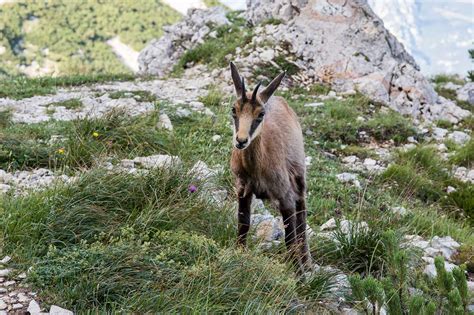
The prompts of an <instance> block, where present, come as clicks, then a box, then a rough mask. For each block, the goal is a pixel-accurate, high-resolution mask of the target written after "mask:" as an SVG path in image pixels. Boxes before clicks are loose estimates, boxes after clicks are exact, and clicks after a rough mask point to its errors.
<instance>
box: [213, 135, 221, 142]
mask: <svg viewBox="0 0 474 315" xmlns="http://www.w3.org/2000/svg"><path fill="white" fill-rule="evenodd" d="M221 138H222V136H220V135H213V136H212V141H214V142H217V141H219V140H221Z"/></svg>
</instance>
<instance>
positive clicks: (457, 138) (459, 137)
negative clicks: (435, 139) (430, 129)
mask: <svg viewBox="0 0 474 315" xmlns="http://www.w3.org/2000/svg"><path fill="white" fill-rule="evenodd" d="M448 139H450V140H453V141H454V142H455V143H456V144H460V145H463V144H465V143H466V142H468V141H469V140H470V139H471V136H469V135H468V134H467V133H465V132H462V131H453V132H452V133H450V134H449V135H448Z"/></svg>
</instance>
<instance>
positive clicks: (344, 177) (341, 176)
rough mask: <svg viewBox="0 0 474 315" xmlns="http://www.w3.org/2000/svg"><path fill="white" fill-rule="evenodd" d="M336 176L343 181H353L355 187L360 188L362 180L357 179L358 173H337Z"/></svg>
mask: <svg viewBox="0 0 474 315" xmlns="http://www.w3.org/2000/svg"><path fill="white" fill-rule="evenodd" d="M336 178H337V179H338V180H339V181H341V182H343V183H352V184H353V185H354V186H355V187H357V188H360V187H361V185H360V181H359V180H358V179H357V174H352V173H341V174H338V175H336Z"/></svg>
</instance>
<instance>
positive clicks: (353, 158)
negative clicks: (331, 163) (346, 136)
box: [342, 155, 359, 164]
mask: <svg viewBox="0 0 474 315" xmlns="http://www.w3.org/2000/svg"><path fill="white" fill-rule="evenodd" d="M358 160H359V158H358V157H357V156H355V155H349V156H346V157H344V158H343V159H342V162H344V163H346V164H354V163H355V162H357V161H358Z"/></svg>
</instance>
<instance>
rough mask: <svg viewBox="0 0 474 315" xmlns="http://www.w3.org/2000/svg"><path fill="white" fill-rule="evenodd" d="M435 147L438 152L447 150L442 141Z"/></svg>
mask: <svg viewBox="0 0 474 315" xmlns="http://www.w3.org/2000/svg"><path fill="white" fill-rule="evenodd" d="M436 149H437V150H438V151H439V152H446V151H448V147H447V146H446V145H445V144H444V143H440V144H438V145H437V146H436Z"/></svg>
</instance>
